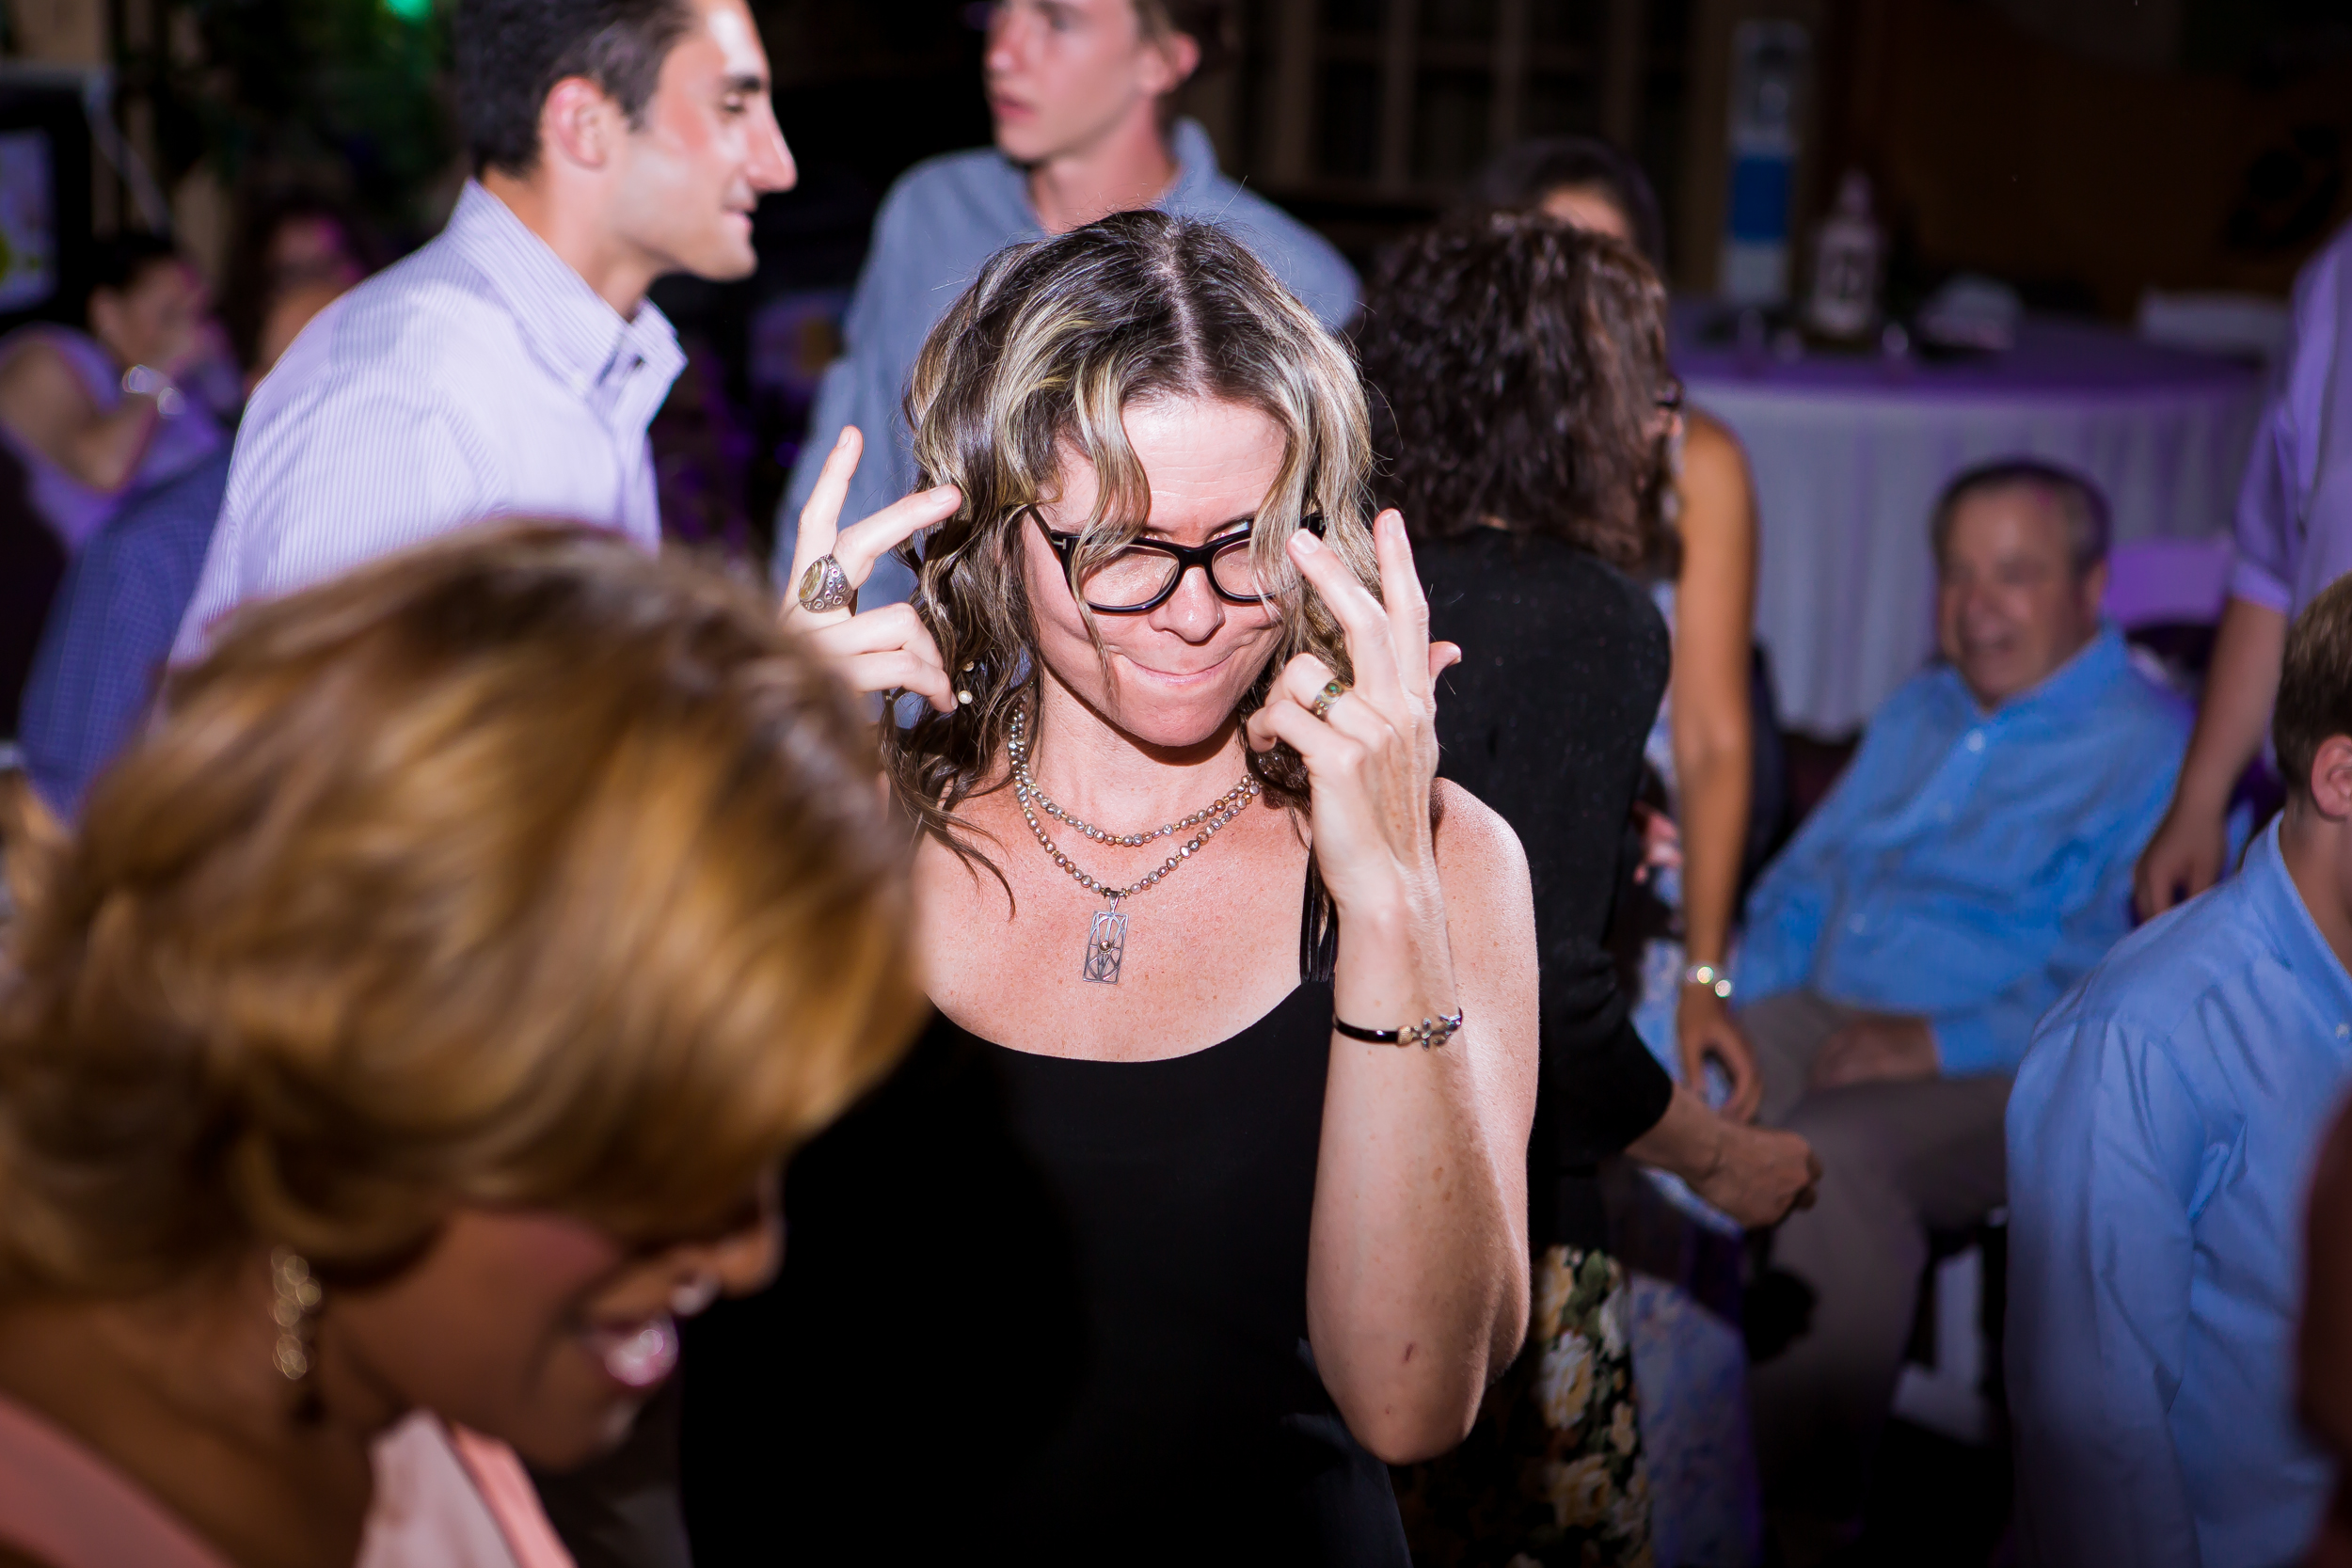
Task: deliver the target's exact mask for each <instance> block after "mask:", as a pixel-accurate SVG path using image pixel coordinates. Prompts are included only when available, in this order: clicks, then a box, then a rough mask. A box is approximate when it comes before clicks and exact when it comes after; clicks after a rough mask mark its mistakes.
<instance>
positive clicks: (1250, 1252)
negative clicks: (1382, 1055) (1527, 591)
mask: <svg viewBox="0 0 2352 1568" xmlns="http://www.w3.org/2000/svg"><path fill="white" fill-rule="evenodd" d="M1306 909H1307V916H1306V919H1305V922H1304V928H1303V929H1302V932H1301V936H1300V958H1301V970H1302V976H1303V977H1302V979H1301V981H1300V984H1299V985H1298V987H1297V989H1296V990H1293V991H1291V992H1290V993H1289V994H1288V995H1287V996H1285V997H1284V998H1283V999H1282V1001H1281V1002H1280V1003H1279V1004H1277V1005H1276V1006H1275V1007H1274V1009H1273V1010H1272V1011H1271V1012H1269V1013H1267V1014H1266V1015H1265V1016H1264V1017H1263V1018H1261V1019H1259V1020H1258V1021H1257V1022H1254V1023H1252V1024H1250V1025H1249V1026H1248V1028H1246V1029H1244V1030H1242V1031H1241V1032H1240V1033H1239V1034H1237V1035H1234V1036H1233V1037H1231V1038H1229V1039H1226V1040H1224V1041H1221V1042H1220V1043H1218V1044H1216V1045H1214V1046H1211V1047H1209V1048H1208V1049H1207V1050H1204V1051H1199V1052H1195V1053H1191V1054H1189V1055H1184V1056H1177V1057H1171V1058H1168V1059H1164V1060H1160V1061H1152V1062H1094V1061H1078V1060H1072V1059H1068V1058H1063V1057H1055V1056H1041V1055H1036V1054H1032V1053H1025V1052H1020V1051H1014V1050H1009V1049H1007V1048H1005V1047H1003V1046H999V1045H995V1044H993V1043H990V1042H988V1041H984V1040H981V1039H979V1038H978V1037H976V1036H974V1035H972V1034H971V1033H969V1032H968V1031H966V1030H963V1029H961V1028H959V1027H958V1026H957V1025H955V1024H954V1023H952V1022H948V1021H947V1020H946V1018H944V1017H942V1018H937V1019H935V1020H934V1021H933V1022H932V1024H931V1027H930V1029H929V1030H927V1031H926V1032H925V1034H924V1036H923V1037H922V1039H921V1040H920V1041H919V1042H918V1043H917V1045H916V1046H915V1048H914V1052H913V1053H912V1054H911V1056H910V1057H909V1060H908V1062H907V1063H906V1065H905V1066H904V1067H903V1068H902V1069H901V1070H900V1071H899V1072H898V1073H897V1074H895V1075H894V1076H893V1078H892V1079H891V1081H890V1082H889V1083H888V1084H886V1085H884V1086H883V1087H882V1089H881V1090H880V1091H878V1092H877V1093H876V1094H875V1095H874V1096H872V1097H870V1098H869V1099H868V1100H867V1101H865V1102H864V1103H862V1104H861V1105H860V1106H859V1107H857V1108H856V1109H855V1110H853V1111H852V1112H851V1113H850V1116H848V1117H845V1118H843V1120H842V1121H841V1122H840V1123H839V1124H837V1125H836V1126H835V1127H834V1129H833V1130H831V1131H830V1132H827V1133H826V1134H825V1135H824V1136H823V1137H821V1138H819V1139H818V1140H817V1141H816V1142H815V1143H813V1144H812V1145H811V1146H810V1147H809V1148H808V1149H807V1150H806V1151H805V1152H804V1153H803V1155H802V1156H801V1157H800V1158H799V1159H797V1160H796V1161H795V1162H794V1164H793V1166H792V1168H791V1171H790V1173H789V1174H788V1176H787V1183H786V1191H785V1207H786V1216H787V1226H788V1232H787V1252H786V1259H785V1267H784V1273H783V1275H782V1276H781V1277H780V1279H779V1280H778V1283H777V1285H776V1286H775V1287H774V1288H772V1289H771V1290H770V1291H768V1292H766V1293H765V1294H764V1295H762V1296H760V1297H755V1298H752V1299H751V1300H749V1301H747V1302H742V1303H736V1304H731V1305H730V1306H729V1307H724V1308H722V1309H719V1310H716V1311H714V1312H712V1313H711V1314H710V1315H709V1316H707V1318H705V1319H704V1320H701V1321H700V1322H699V1323H697V1324H696V1325H695V1326H694V1329H693V1330H692V1332H691V1337H690V1342H689V1346H688V1355H687V1359H686V1367H687V1373H686V1379H687V1381H686V1438H685V1446H686V1452H685V1465H684V1475H685V1486H686V1494H687V1507H688V1513H689V1516H690V1520H691V1523H692V1526H693V1530H694V1555H695V1560H696V1562H697V1564H698V1565H700V1568H712V1565H714V1564H724V1563H726V1562H729V1561H734V1560H743V1561H755V1560H756V1561H762V1562H775V1561H778V1560H784V1561H793V1562H800V1561H827V1560H852V1559H854V1560H895V1559H897V1558H899V1557H901V1556H904V1557H905V1558H907V1559H908V1560H913V1558H914V1555H915V1554H916V1553H922V1554H925V1555H930V1554H931V1553H942V1554H946V1559H947V1560H974V1558H975V1555H976V1554H977V1556H978V1557H980V1558H983V1559H990V1560H1005V1561H1021V1562H1035V1563H1061V1562H1075V1561H1086V1562H1089V1563H1092V1562H1104V1561H1121V1562H1170V1563H1173V1562H1186V1563H1208V1562H1216V1563H1220V1564H1222V1563H1260V1562H1263V1563H1269V1564H1270V1563H1281V1564H1285V1565H1292V1564H1316V1563H1329V1564H1333V1565H1339V1564H1346V1565H1348V1568H1359V1565H1378V1568H1386V1565H1395V1568H1404V1565H1405V1564H1406V1563H1407V1561H1408V1554H1407V1552H1406V1544H1405V1539H1404V1531H1403V1528H1402V1527H1401V1525H1400V1524H1399V1521H1398V1517H1397V1512H1396V1503H1395V1499H1394V1497H1393V1496H1392V1494H1391V1491H1390V1486H1389V1478H1388V1472H1387V1470H1386V1468H1385V1467H1384V1466H1383V1465H1380V1464H1379V1462H1378V1461H1377V1460H1375V1459H1374V1458H1373V1457H1372V1456H1371V1455H1370V1454H1369V1453H1368V1452H1366V1451H1365V1450H1364V1449H1363V1448H1362V1447H1361V1446H1360V1445H1359V1444H1358V1443H1357V1442H1356V1440H1355V1439H1354V1438H1353V1437H1352V1436H1351V1435H1350V1434H1349V1433H1348V1432H1347V1429H1346V1426H1345V1424H1344V1423H1343V1421H1342V1420H1341V1418H1340V1416H1339V1414H1338V1411H1337V1410H1336V1408H1335V1407H1334V1406H1333V1404H1332V1402H1331V1399H1330V1396H1329V1394H1328V1393H1327V1392H1326V1391H1325V1389H1324V1386H1323V1384H1322V1381H1321V1379H1320V1378H1319V1377H1318V1376H1317V1375H1316V1372H1315V1369H1314V1363H1313V1356H1312V1354H1311V1351H1310V1350H1309V1348H1308V1343H1307V1239H1308V1230H1309V1226H1310V1223H1311V1214H1312V1210H1313V1201H1314V1183H1315V1164H1316V1153H1317V1149H1318V1147H1319V1145H1320V1142H1321V1138H1322V1128H1323V1096H1324V1080H1325V1075H1326V1072H1327V1067H1328V1062H1329V1057H1330V1029H1331V990H1330V984H1329V978H1328V976H1329V960H1330V955H1331V952H1332V950H1333V948H1334V947H1335V945H1336V944H1335V942H1334V941H1333V940H1332V939H1333V936H1334V932H1333V929H1332V927H1331V923H1330V921H1329V918H1328V912H1327V911H1328V904H1327V900H1326V899H1325V898H1324V896H1323V895H1322V890H1321V888H1320V886H1319V885H1317V884H1316V882H1315V881H1314V879H1312V878H1311V879H1310V885H1309V889H1308V898H1307V901H1306ZM739 1548H743V1549H739ZM779 1548H782V1550H781V1551H780V1550H779Z"/></svg>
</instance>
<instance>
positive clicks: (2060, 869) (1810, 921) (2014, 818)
mask: <svg viewBox="0 0 2352 1568" xmlns="http://www.w3.org/2000/svg"><path fill="white" fill-rule="evenodd" d="M2187 741H2188V721H2187V716H2186V714H2185V712H2184V710H2183V707H2182V705H2181V704H2180V703H2179V702H2178V701H2177V700H2175V699H2174V698H2172V697H2171V696H2170V695H2169V694H2168V693H2166V692H2165V691H2163V690H2162V689H2159V688H2158V687H2157V686H2156V685H2155V684H2154V683H2153V682H2152V681H2150V680H2149V679H2147V678H2146V677H2145V676H2143V675H2141V674H2140V673H2138V672H2137V670H2135V669H2133V668H2132V664H2131V656H2130V653H2129V651H2128V650H2127V649H2126V648H2125V647H2124V645H2123V639H2122V634H2120V633H2119V632H2118V631H2117V630H2116V629H2115V628H2114V627H2113V626H2103V627H2101V628H2100V630H2099V633H2098V635H2097V636H2096V637H2094V638H2092V640H2091V641H2090V643H2089V644H2088V645H2087V646H2086V647H2084V648H2083V650H2082V651H2081V652H2080V653H2077V654H2076V655H2075V656H2074V657H2073V658H2071V659H2069V660H2067V662H2066V663H2065V664H2063V665H2061V666H2059V668H2058V670H2057V672H2056V673H2053V674H2052V675H2051V676H2050V677H2049V678H2048V679H2047V680H2044V681H2043V682H2042V684H2041V685H2040V686H2037V687H2035V688H2033V689H2031V690H2029V691H2026V692H2024V693H2021V694H2020V695H2018V696H2016V697H2013V698H2011V699H2010V701H2008V702H2006V703H2004V704H2002V705H2001V706H2000V707H1999V708H1998V709H1996V710H1994V712H1992V713H1986V712H1985V711H1984V710H1983V709H1982V708H1980V707H1979V706H1978V705H1977V700H1976V698H1975V696H1974V695H1973V694H1972V693H1971V692H1970V691H1969V689H1968V688H1967V685H1966V683H1965V682H1963V680H1962V679H1961V678H1960V675H1959V673H1957V672H1956V671H1954V670H1952V669H1951V668H1950V667H1948V666H1939V667H1937V668H1935V669H1932V670H1930V671H1927V672H1926V673H1922V674H1919V675H1915V676H1914V677H1913V678H1912V679H1911V680H1910V681H1908V682H1906V683H1905V684H1904V685H1903V686H1902V687H1901V688H1899V689H1898V690H1897V691H1896V692H1895V694H1894V695H1893V696H1892V697H1889V698H1888V699H1887V700H1886V703H1885V705H1883V706H1882V707H1881V708H1880V709H1879V711H1878V713H1877V714H1876V715H1875V716H1873V717H1872V719H1871V721H1870V728H1869V730H1868V732H1867V734H1866V735H1865V736H1863V740H1862V747H1861V749H1860V750H1859V751H1858V752H1855V753H1854V759H1853V762H1852V764H1851V766H1849V767H1848V768H1847V769H1846V773H1845V776H1844V777H1843V778H1842V779H1840V780H1839V781H1838V783H1837V787H1836V788H1835V789H1833V790H1832V791H1830V794H1829V797H1828V799H1826V800H1823V801H1822V802H1821V804H1820V807H1819V808H1818V809H1816V810H1815V812H1814V813H1813V815H1812V816H1808V817H1807V818H1806V819H1805V823H1804V827H1803V828H1802V829H1801V830H1799V832H1798V833H1797V836H1796V837H1795V838H1793V839H1791V840H1790V841H1789V844H1788V848H1787V849H1785V850H1783V851H1782V852H1781V855H1780V858H1779V859H1778V860H1776V861H1774V862H1773V863H1772V866H1771V868H1770V869H1768V870H1767V871H1766V872H1765V873H1764V876H1763V877H1762V879H1759V880H1758V881H1757V883H1756V891H1755V892H1754V893H1753V894H1752V895H1750V896H1749V899H1748V907H1747V929H1746V934H1745V936H1744V937H1743V938H1742V945H1741V947H1740V955H1739V958H1738V961H1737V964H1736V967H1735V978H1736V983H1737V984H1738V987H1739V990H1740V995H1741V997H1742V999H1743V1000H1746V1001H1753V1000H1755V999H1756V998H1760V997H1764V996H1770V995H1772V993H1773V992H1775V991H1784V990H1796V989H1797V988H1799V987H1810V988H1811V989H1812V990H1817V991H1819V992H1820V994H1822V995H1823V996H1826V997H1829V998H1831V999H1832V1000H1834V1001H1837V1002H1843V1003H1847V1004H1849V1005H1851V1006H1857V1007H1869V1008H1874V1009H1878V1010H1882V1011H1885V1012H1896V1013H1915V1014H1924V1015H1925V1016H1926V1017H1927V1019H1928V1020H1929V1022H1931V1024H1932V1025H1933V1027H1934V1030H1935V1041H1936V1049H1937V1053H1938V1055H1939V1057H1940V1059H1941V1061H1942V1063H1943V1069H1944V1071H1945V1072H1946V1073H1947V1074H1948V1075H1951V1076H1956V1077H1957V1076H1964V1075H1967V1074H1971V1073H1980V1072H2008V1071H2011V1070H2013V1069H2015V1068H2016V1066H2017V1061H2018V1058H2019V1057H2021V1056H2023V1055H2024V1054H2025V1052H2026V1040H2027V1039H2028V1038H2030V1037H2031V1036H2032V1034H2033V1026H2034V1022H2035V1021H2036V1020H2038V1019H2040V1018H2041V1016H2042V1013H2043V1012H2044V1011H2045V1010H2046V1009H2047V1008H2048V1007H2049V1006H2050V1004H2051V1003H2053V1002H2055V1001H2057V1000H2058V995H2059V993H2060V992H2062V991H2063V990H2065V989H2066V988H2067V987H2068V986H2070V985H2072V984H2074V981H2075V980H2076V979H2077V978H2078V977H2079V976H2080V975H2081V974H2083V973H2084V972H2085V971H2086V970H2088V969H2090V966H2091V965H2092V964H2094V963H2096V962H2098V961H2099V959H2100V958H2101V957H2102V956H2103V955H2104V954H2105V953H2106V950H2107V949H2108V948H2109V947H2111V946H2113V945H2114V943H2115V942H2116V940H2117V939H2118V938H2120V937H2122V935H2123V933H2124V932H2126V931H2128V930H2130V929H2131V883H2132V862H2133V861H2134V859H2135V858H2136V857H2137V855H2138V853H2139V851H2140V848H2141V847H2142V846H2143V845H2145V844H2146V843H2147V842H2148V839H2149V836H2150V835H2151V834H2152V833H2153V832H2155V827H2156V823H2157V821H2158V820H2159V819H2160V818H2161V817H2162V816H2163V815H2164V808H2165V804H2166V802H2167V801H2168V800H2170V798H2171V795H2172V780H2173V775H2174V774H2176V773H2177V772H2179V770H2180V766H2181V755H2182V752H2184V751H2185V749H2186V746H2187Z"/></svg>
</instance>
